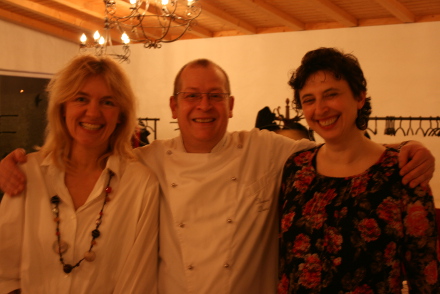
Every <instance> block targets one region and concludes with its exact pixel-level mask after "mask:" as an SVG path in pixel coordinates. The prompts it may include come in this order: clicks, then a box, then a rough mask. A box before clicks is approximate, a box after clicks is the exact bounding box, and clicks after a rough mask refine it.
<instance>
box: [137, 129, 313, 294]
mask: <svg viewBox="0 0 440 294" xmlns="http://www.w3.org/2000/svg"><path fill="white" fill-rule="evenodd" d="M314 145H315V144H314V143H313V142H310V141H308V140H302V141H294V140H292V139H288V138H286V137H283V136H281V135H276V134H274V133H272V132H268V131H259V130H258V129H254V130H252V131H250V132H247V131H243V132H234V133H228V134H226V135H225V137H224V138H223V140H222V141H221V142H220V143H219V144H218V145H217V146H216V147H215V148H214V150H213V151H212V152H211V153H186V152H185V150H184V147H183V144H182V139H181V138H180V137H178V138H174V139H171V140H166V141H154V142H153V143H152V144H150V145H148V146H146V147H142V148H138V150H137V154H138V156H139V157H140V158H141V160H143V161H144V162H145V164H146V165H147V166H149V167H150V168H151V169H152V170H153V171H154V172H155V173H156V175H157V177H158V178H159V181H160V184H161V188H162V189H163V192H164V195H163V198H162V199H161V201H160V208H161V210H160V233H159V235H160V238H159V247H160V251H159V256H160V260H159V293H161V294H181V293H182V294H183V293H188V294H190V293H197V294H204V293H207V294H208V293H209V294H217V293H218V294H247V293H252V294H258V293H262V294H271V293H275V288H276V282H277V263H278V238H277V237H278V236H277V232H278V218H277V205H278V203H277V199H278V193H279V187H280V180H281V173H282V168H283V166H284V163H285V161H286V159H287V158H288V156H289V155H290V154H292V153H293V152H296V151H299V150H302V149H306V148H310V147H312V146H314Z"/></svg>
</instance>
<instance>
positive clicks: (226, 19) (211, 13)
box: [202, 0, 257, 35]
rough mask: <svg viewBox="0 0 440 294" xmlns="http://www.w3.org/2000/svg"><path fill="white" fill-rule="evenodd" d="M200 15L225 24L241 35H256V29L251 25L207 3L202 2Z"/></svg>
mask: <svg viewBox="0 0 440 294" xmlns="http://www.w3.org/2000/svg"><path fill="white" fill-rule="evenodd" d="M240 1H241V0H240ZM202 13H203V15H204V16H207V17H208V18H212V19H215V20H217V21H219V22H222V23H225V24H227V25H229V26H231V27H233V28H234V29H236V30H237V31H239V32H241V33H243V34H246V35H254V34H256V33H257V29H256V28H255V27H254V26H252V25H251V24H249V23H247V22H245V21H243V20H241V19H239V18H236V17H233V16H231V15H230V14H229V13H227V12H226V11H223V10H222V9H220V8H218V7H216V6H214V5H212V4H210V3H209V2H203V12H202Z"/></svg>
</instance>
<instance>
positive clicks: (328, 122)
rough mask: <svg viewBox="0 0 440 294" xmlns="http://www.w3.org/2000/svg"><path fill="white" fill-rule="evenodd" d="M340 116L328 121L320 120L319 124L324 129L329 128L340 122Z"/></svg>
mask: <svg viewBox="0 0 440 294" xmlns="http://www.w3.org/2000/svg"><path fill="white" fill-rule="evenodd" d="M338 118H339V116H333V117H331V118H328V119H323V120H318V124H319V125H320V126H322V127H328V126H330V125H332V124H334V123H335V122H336V121H337V120H338Z"/></svg>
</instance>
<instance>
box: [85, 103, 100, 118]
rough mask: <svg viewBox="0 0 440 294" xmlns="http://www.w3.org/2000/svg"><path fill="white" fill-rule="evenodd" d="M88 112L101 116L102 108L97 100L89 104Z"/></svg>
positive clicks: (90, 114) (89, 114) (88, 113)
mask: <svg viewBox="0 0 440 294" xmlns="http://www.w3.org/2000/svg"><path fill="white" fill-rule="evenodd" d="M86 114H87V115H88V116H92V117H94V116H99V115H100V114H101V108H100V105H99V103H98V102H97V101H93V100H92V101H90V103H88V104H87V108H86Z"/></svg>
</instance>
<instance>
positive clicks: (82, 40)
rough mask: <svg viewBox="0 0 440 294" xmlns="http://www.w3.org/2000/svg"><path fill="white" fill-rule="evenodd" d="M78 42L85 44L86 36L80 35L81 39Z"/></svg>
mask: <svg viewBox="0 0 440 294" xmlns="http://www.w3.org/2000/svg"><path fill="white" fill-rule="evenodd" d="M79 40H80V41H81V44H85V43H86V42H87V36H86V34H82V35H81V38H79Z"/></svg>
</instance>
